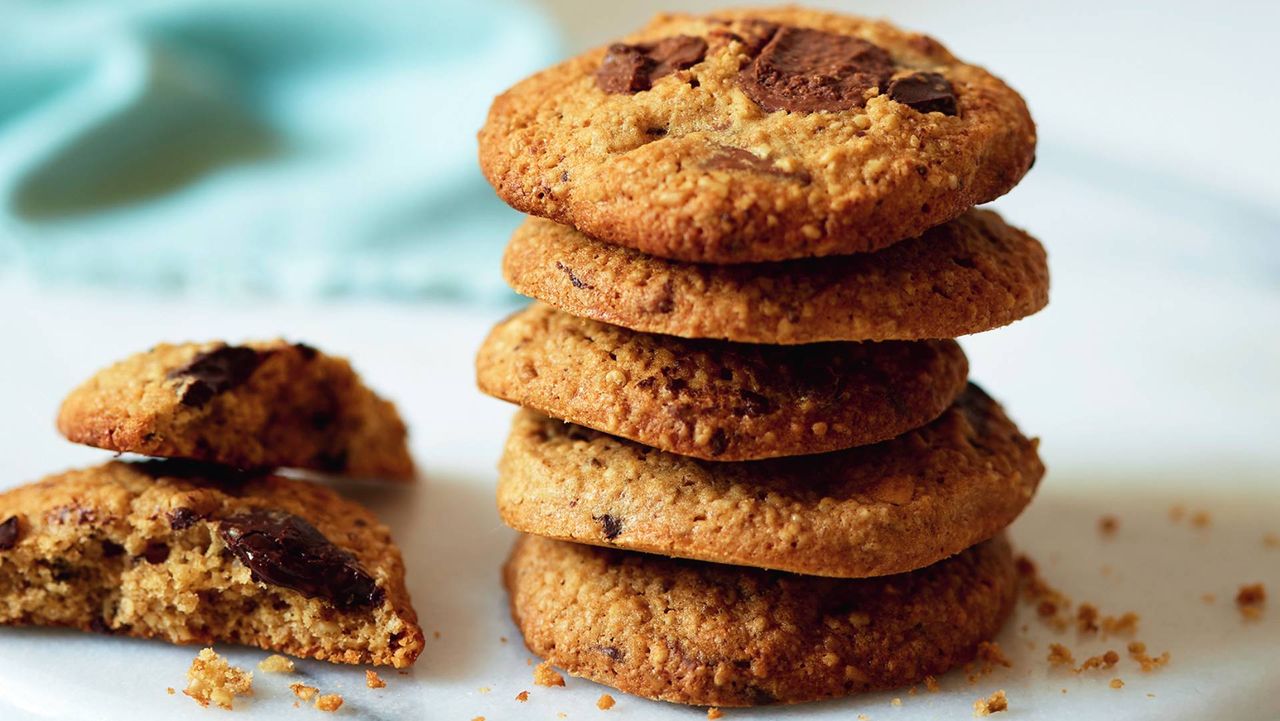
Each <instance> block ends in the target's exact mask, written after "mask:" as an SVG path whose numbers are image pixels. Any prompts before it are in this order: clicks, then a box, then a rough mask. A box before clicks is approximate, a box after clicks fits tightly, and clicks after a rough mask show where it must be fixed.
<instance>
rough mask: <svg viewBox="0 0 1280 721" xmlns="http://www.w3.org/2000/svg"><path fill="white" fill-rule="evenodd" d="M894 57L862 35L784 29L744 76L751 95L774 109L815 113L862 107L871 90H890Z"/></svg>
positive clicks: (742, 84)
mask: <svg viewBox="0 0 1280 721" xmlns="http://www.w3.org/2000/svg"><path fill="white" fill-rule="evenodd" d="M892 74H893V59H892V58H890V57H889V53H887V52H885V50H884V49H883V48H881V47H880V46H878V45H873V44H872V43H869V42H867V41H866V40H862V39H861V38H855V37H849V36H847V35H836V34H834V33H827V32H822V31H821V30H809V29H806V28H793V27H783V28H780V29H778V31H777V32H775V33H774V34H773V37H772V38H770V40H769V42H768V43H767V44H766V45H765V46H764V48H762V49H761V50H760V54H759V55H757V56H756V58H755V59H754V60H752V61H751V63H750V64H748V65H747V66H746V67H745V68H743V69H742V71H741V72H740V73H739V74H738V85H739V86H740V87H741V88H742V91H743V92H745V93H746V94H747V97H749V98H751V99H752V100H754V101H755V103H756V104H757V105H759V106H760V107H762V108H764V109H765V110H767V111H769V112H774V111H775V110H786V111H789V112H797V113H811V112H815V111H819V110H827V111H838V110H850V109H852V108H861V107H863V106H864V105H866V103H867V99H866V97H865V95H866V93H867V91H868V90H870V89H871V88H884V87H885V83H887V82H888V81H889V77H890V76H891V75H892Z"/></svg>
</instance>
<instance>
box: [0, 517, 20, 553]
mask: <svg viewBox="0 0 1280 721" xmlns="http://www.w3.org/2000/svg"><path fill="white" fill-rule="evenodd" d="M16 545H18V517H17V516H9V517H8V518H7V519H5V522H4V523H0V551H7V550H9V549H10V548H13V547H14V546H16Z"/></svg>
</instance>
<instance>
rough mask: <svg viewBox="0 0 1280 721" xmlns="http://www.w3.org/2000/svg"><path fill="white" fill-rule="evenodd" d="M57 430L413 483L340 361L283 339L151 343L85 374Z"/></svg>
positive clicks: (139, 448)
mask: <svg viewBox="0 0 1280 721" xmlns="http://www.w3.org/2000/svg"><path fill="white" fill-rule="evenodd" d="M58 429H59V430H60V431H61V432H62V434H63V435H64V436H66V437H67V438H68V439H69V440H71V441H74V442H76V443H84V444H87V445H91V446H96V447H98V448H105V449H107V450H111V451H118V452H128V453H138V454H141V455H147V456H161V457H169V458H188V459H194V460H199V461H208V462H213V463H221V464H225V465H229V466H234V467H237V468H264V467H293V468H305V469H311V470H316V471H321V472H324V473H337V474H344V475H350V476H357V477H370V478H383V477H385V478H392V479H398V480H409V479H411V478H413V475H414V467H413V461H412V459H411V458H410V456H409V450H408V446H407V444H406V438H407V431H406V429H405V425H404V422H403V421H402V420H401V419H400V415H399V413H398V412H397V411H396V408H395V406H394V405H393V404H391V403H390V402H389V401H386V400H384V399H382V398H380V397H379V396H378V395H376V394H375V393H374V392H373V391H371V390H369V388H367V387H366V386H365V385H364V383H363V382H362V381H361V380H360V378H359V376H357V375H356V373H355V371H354V370H353V369H352V368H351V365H350V364H349V363H348V362H347V361H346V360H345V359H342V358H335V357H332V356H328V355H325V354H323V353H320V352H319V351H317V350H316V349H314V348H311V347H310V346H306V345H302V344H290V343H286V342H284V341H279V340H277V341H266V342H253V343H246V344H244V345H238V346H231V345H227V344H225V343H221V342H214V343H185V344H181V345H168V344H161V345H157V346H156V347H154V348H152V349H151V350H149V351H146V352H144V353H139V354H137V355H134V356H131V357H129V358H126V359H125V360H122V361H120V362H118V363H115V364H114V365H111V366H110V367H108V368H105V369H103V370H101V371H99V372H98V373H97V374H95V375H94V376H93V377H92V378H90V379H89V380H88V381H86V382H85V383H84V384H82V385H81V386H80V387H78V388H76V389H75V390H74V391H72V392H71V394H70V395H68V396H67V398H66V400H65V401H63V404H62V408H61V410H60V411H59V413H58Z"/></svg>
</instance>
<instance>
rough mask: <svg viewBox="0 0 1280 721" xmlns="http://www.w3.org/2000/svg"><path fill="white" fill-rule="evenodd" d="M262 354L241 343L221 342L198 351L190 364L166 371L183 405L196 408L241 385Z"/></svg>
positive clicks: (256, 365)
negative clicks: (176, 387)
mask: <svg viewBox="0 0 1280 721" xmlns="http://www.w3.org/2000/svg"><path fill="white" fill-rule="evenodd" d="M264 355H265V354H264V353H263V352H260V351H257V350H255V349H253V348H247V347H245V346H231V345H222V346H219V347H217V348H214V349H213V350H210V351H205V352H203V353H200V354H199V355H197V356H196V357H195V358H193V359H192V360H191V362H190V363H188V364H186V365H184V366H182V367H181V368H175V369H174V370H172V371H170V372H169V375H168V378H169V380H176V381H178V382H179V383H181V385H180V386H179V391H178V397H179V399H180V401H181V402H182V405H184V406H192V407H195V408H199V407H201V406H203V405H204V404H206V403H208V402H209V401H210V400H212V399H213V398H214V396H217V395H220V394H222V393H225V392H226V391H229V390H231V389H232V388H236V387H237V386H240V385H242V384H243V383H244V382H245V381H247V380H249V376H251V375H253V372H254V371H255V370H257V369H258V366H259V365H261V363H262V360H263V357H264Z"/></svg>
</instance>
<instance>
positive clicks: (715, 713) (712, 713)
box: [707, 706, 724, 719]
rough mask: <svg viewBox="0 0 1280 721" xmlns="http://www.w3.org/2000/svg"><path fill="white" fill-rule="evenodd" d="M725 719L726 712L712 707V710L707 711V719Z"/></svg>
mask: <svg viewBox="0 0 1280 721" xmlns="http://www.w3.org/2000/svg"><path fill="white" fill-rule="evenodd" d="M723 717H724V712H723V711H721V710H720V709H718V708H716V707H715V706H712V707H711V708H709V709H707V718H709V719H718V718H723Z"/></svg>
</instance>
